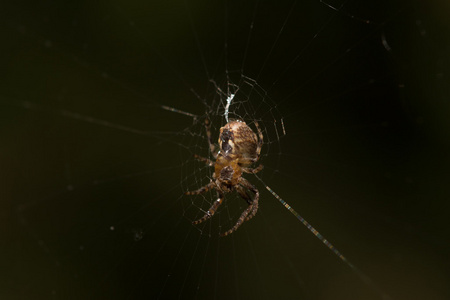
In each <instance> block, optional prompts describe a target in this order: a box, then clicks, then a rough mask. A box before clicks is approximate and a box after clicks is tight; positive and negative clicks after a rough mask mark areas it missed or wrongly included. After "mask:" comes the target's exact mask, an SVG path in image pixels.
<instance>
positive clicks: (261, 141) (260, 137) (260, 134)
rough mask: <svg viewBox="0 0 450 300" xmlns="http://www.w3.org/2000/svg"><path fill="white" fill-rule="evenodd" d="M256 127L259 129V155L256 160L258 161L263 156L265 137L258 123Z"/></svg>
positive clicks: (257, 150) (257, 151) (257, 149)
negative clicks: (262, 149)
mask: <svg viewBox="0 0 450 300" xmlns="http://www.w3.org/2000/svg"><path fill="white" fill-rule="evenodd" d="M255 126H256V129H258V137H259V139H258V147H257V148H256V153H257V154H258V158H257V159H256V160H255V161H258V159H259V155H260V154H261V148H262V145H263V141H264V136H263V133H262V131H261V128H260V127H259V124H258V122H257V121H255Z"/></svg>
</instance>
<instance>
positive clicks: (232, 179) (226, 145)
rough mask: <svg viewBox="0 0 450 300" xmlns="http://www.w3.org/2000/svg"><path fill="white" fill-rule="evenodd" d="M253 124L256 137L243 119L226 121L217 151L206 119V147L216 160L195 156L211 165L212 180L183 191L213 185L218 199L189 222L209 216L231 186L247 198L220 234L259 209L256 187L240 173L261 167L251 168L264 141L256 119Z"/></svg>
mask: <svg viewBox="0 0 450 300" xmlns="http://www.w3.org/2000/svg"><path fill="white" fill-rule="evenodd" d="M255 126H256V128H257V129H258V136H259V138H258V137H257V136H256V134H255V133H254V132H253V130H252V129H251V128H250V127H249V126H248V125H247V124H246V123H245V122H243V121H230V122H228V123H227V124H225V126H223V127H222V128H220V135H219V147H220V150H219V151H217V150H216V145H215V144H214V143H213V140H212V138H211V124H210V121H209V119H206V120H205V128H206V135H207V137H208V144H209V149H210V151H211V153H212V156H213V157H214V158H215V159H216V161H215V162H213V161H212V160H210V159H208V158H205V157H201V156H198V155H195V158H196V159H198V160H200V161H203V162H205V163H206V164H207V165H209V166H211V167H212V166H214V175H213V180H211V182H210V183H209V184H207V185H205V186H204V187H201V188H199V189H198V190H195V191H188V192H186V195H199V194H202V193H204V192H206V191H208V190H210V189H215V190H216V191H217V194H218V199H217V200H216V201H215V202H214V203H213V205H212V206H211V207H210V209H209V210H208V211H207V212H206V213H205V215H204V216H203V217H201V218H200V219H198V220H196V221H194V222H192V224H194V225H195V224H200V223H202V222H204V221H206V220H208V219H210V218H211V217H212V216H213V215H214V213H215V212H216V211H217V209H218V208H219V206H220V205H221V204H222V202H223V200H224V197H225V194H226V193H229V192H232V191H234V190H236V191H237V192H238V193H239V195H240V196H241V197H242V198H243V199H244V200H245V201H246V202H247V204H248V207H247V208H246V209H245V210H244V211H243V212H242V214H241V216H240V217H239V219H238V220H237V222H236V224H235V225H234V226H233V227H232V228H231V229H230V230H228V231H226V232H224V233H222V234H220V235H221V236H227V235H229V234H231V233H233V232H234V231H236V230H237V229H238V228H239V226H241V225H242V223H243V222H244V221H248V220H250V219H251V218H252V217H254V216H255V214H256V212H257V210H258V200H259V191H258V189H257V188H256V187H255V186H254V185H253V184H251V183H250V182H249V181H248V180H247V179H245V178H244V177H242V173H250V174H255V173H257V172H259V171H261V170H262V169H263V165H259V166H258V167H257V168H250V166H251V165H252V164H254V163H255V162H257V161H258V160H259V156H260V153H261V147H262V145H263V134H262V132H261V129H260V128H259V125H258V122H255ZM245 189H247V190H250V191H252V192H253V193H254V194H255V196H254V197H253V199H252V198H251V197H250V196H249V195H248V194H247V191H246V190H245Z"/></svg>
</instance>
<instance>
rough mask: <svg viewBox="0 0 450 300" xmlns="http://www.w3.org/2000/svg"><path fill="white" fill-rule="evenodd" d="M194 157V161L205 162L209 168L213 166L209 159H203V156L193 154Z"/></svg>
mask: <svg viewBox="0 0 450 300" xmlns="http://www.w3.org/2000/svg"><path fill="white" fill-rule="evenodd" d="M194 157H195V159H196V160H199V161H203V162H205V163H206V164H207V165H208V166H210V167H212V166H214V162H213V161H212V160H210V159H209V158H206V157H203V156H200V155H197V154H194Z"/></svg>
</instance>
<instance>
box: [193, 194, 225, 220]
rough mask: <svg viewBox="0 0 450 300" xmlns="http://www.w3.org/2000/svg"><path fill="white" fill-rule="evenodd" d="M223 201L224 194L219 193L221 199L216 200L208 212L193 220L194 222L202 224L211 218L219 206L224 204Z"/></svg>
mask: <svg viewBox="0 0 450 300" xmlns="http://www.w3.org/2000/svg"><path fill="white" fill-rule="evenodd" d="M222 202H223V194H219V199H217V200H216V201H214V203H213V205H212V206H211V207H210V208H209V209H208V211H207V212H206V214H205V215H204V216H203V217H201V218H200V219H198V220H196V221H194V222H192V224H194V225H196V224H200V223H202V222H204V221H206V220H208V219H209V218H211V217H212V216H213V215H214V214H215V213H216V211H217V209H218V208H219V206H220V204H222Z"/></svg>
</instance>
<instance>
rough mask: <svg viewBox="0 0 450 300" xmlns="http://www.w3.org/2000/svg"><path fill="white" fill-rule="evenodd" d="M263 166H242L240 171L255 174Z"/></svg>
mask: <svg viewBox="0 0 450 300" xmlns="http://www.w3.org/2000/svg"><path fill="white" fill-rule="evenodd" d="M263 168H264V166H263V165H259V166H258V167H257V168H254V169H253V168H242V172H244V173H250V174H256V173H258V172H259V171H261V170H262V169H263Z"/></svg>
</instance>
